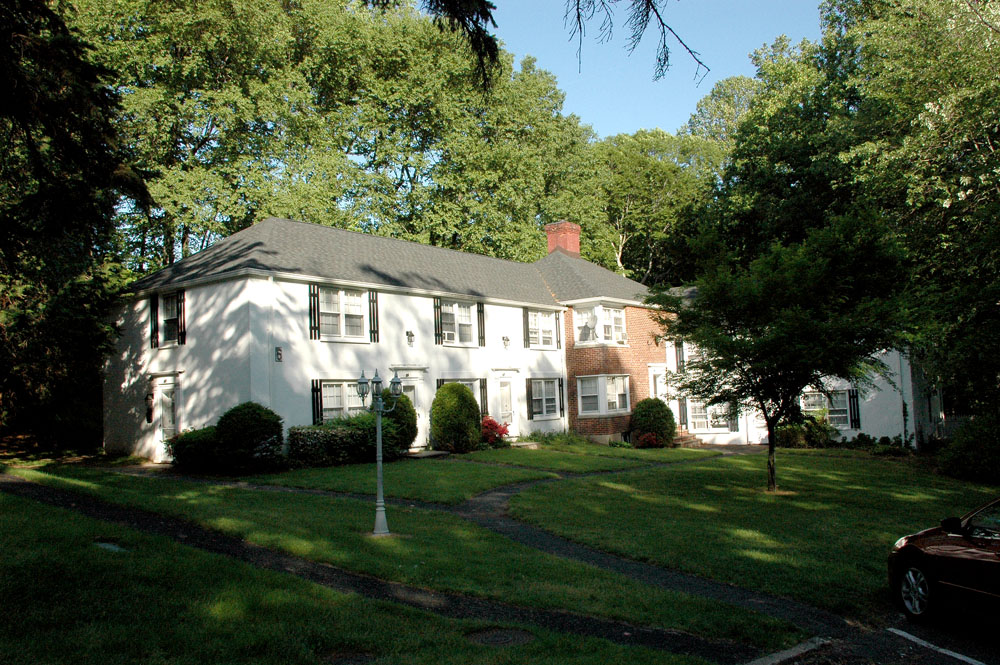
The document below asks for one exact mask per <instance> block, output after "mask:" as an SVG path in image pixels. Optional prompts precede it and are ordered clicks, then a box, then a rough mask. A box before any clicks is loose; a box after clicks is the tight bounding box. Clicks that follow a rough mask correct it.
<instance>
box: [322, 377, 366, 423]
mask: <svg viewBox="0 0 1000 665" xmlns="http://www.w3.org/2000/svg"><path fill="white" fill-rule="evenodd" d="M321 394H322V400H323V402H322V403H323V422H326V421H328V420H334V419H335V418H342V417H344V416H352V415H354V414H356V413H360V412H362V411H364V408H365V405H364V402H362V401H361V396H360V395H358V383H357V379H355V380H353V381H349V380H344V381H323V382H322V383H321Z"/></svg>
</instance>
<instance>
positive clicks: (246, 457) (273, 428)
mask: <svg viewBox="0 0 1000 665" xmlns="http://www.w3.org/2000/svg"><path fill="white" fill-rule="evenodd" d="M283 433H284V428H283V427H282V421H281V416H279V415H278V414H277V413H275V412H274V411H272V410H271V409H269V408H267V407H266V406H261V405H260V404H257V403H256V402H244V403H242V404H237V405H236V406H234V407H233V408H231V409H229V410H228V411H226V412H225V413H223V414H222V416H221V417H220V418H219V422H218V423H216V425H215V434H216V438H217V444H216V450H217V453H216V456H217V458H218V461H219V464H220V466H219V468H218V469H217V470H218V471H227V472H237V471H247V470H254V471H256V470H261V469H266V468H270V467H273V466H275V465H276V463H277V462H278V460H279V459H280V458H281V446H282V443H283V442H284V436H283Z"/></svg>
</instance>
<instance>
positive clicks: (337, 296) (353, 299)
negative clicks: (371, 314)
mask: <svg viewBox="0 0 1000 665" xmlns="http://www.w3.org/2000/svg"><path fill="white" fill-rule="evenodd" d="M363 301H364V291H352V290H349V289H338V288H336V287H332V286H322V287H320V289H319V332H320V336H321V337H341V338H348V339H364V336H365V309H364V306H363V305H362V303H363Z"/></svg>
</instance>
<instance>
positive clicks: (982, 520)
mask: <svg viewBox="0 0 1000 665" xmlns="http://www.w3.org/2000/svg"><path fill="white" fill-rule="evenodd" d="M968 529H969V535H970V536H972V537H974V538H998V539H1000V505H995V506H990V507H989V508H986V509H985V510H981V511H979V512H978V513H976V514H975V515H973V516H972V518H971V519H970V520H969V524H968Z"/></svg>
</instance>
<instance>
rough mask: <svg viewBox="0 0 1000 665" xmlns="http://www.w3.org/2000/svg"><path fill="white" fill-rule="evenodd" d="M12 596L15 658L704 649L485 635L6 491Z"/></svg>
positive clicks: (286, 663) (4, 572)
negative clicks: (497, 642)
mask: <svg viewBox="0 0 1000 665" xmlns="http://www.w3.org/2000/svg"><path fill="white" fill-rule="evenodd" d="M97 542H111V543H114V544H116V545H117V546H119V547H121V548H123V549H124V550H125V551H122V552H115V551H108V550H105V549H102V548H100V547H98V546H97V545H96V543H97ZM0 607H2V608H3V611H2V612H0V654H2V656H0V660H2V661H3V663H5V665H29V664H30V665H48V664H51V665H107V664H115V665H118V664H132V663H135V664H142V665H148V664H155V665H174V664H177V665H193V664H201V663H204V664H206V665H207V664H211V665H219V664H227V663H251V664H260V665H300V664H301V665H321V664H328V663H331V662H369V661H368V660H364V657H366V656H367V657H371V658H373V660H372V661H371V662H374V663H380V664H388V663H393V664H395V663H404V664H412V665H420V664H427V665H431V664H435V665H436V664H440V663H444V664H454V665H462V664H466V663H472V664H476V665H499V664H501V663H525V662H531V663H543V664H547V665H557V664H559V663H580V664H587V665H604V664H605V663H612V662H615V663H626V662H627V663H642V664H646V663H648V664H650V665H652V664H653V663H671V664H672V665H696V663H700V662H702V661H698V660H694V659H690V658H684V657H680V656H672V655H670V654H664V653H662V652H653V651H650V650H646V649H641V648H628V647H622V646H618V645H614V644H611V643H609V642H605V641H603V640H596V639H585V638H580V637H577V636H569V635H557V634H554V633H550V632H547V631H544V630H540V629H537V628H531V631H532V632H533V634H534V635H535V638H536V639H535V640H534V641H533V642H531V643H529V644H526V645H522V646H511V647H505V648H495V647H488V646H480V645H477V644H473V643H472V642H470V641H469V640H467V639H466V638H465V635H466V634H467V633H469V632H470V631H473V630H476V629H478V628H482V627H484V624H481V623H478V622H472V621H455V620H449V619H444V618H441V617H438V616H436V615H432V614H428V613H424V612H420V611H417V610H413V609H410V608H407V607H404V606H400V605H394V604H391V603H382V602H376V601H371V600H367V599H364V598H361V597H358V596H355V595H347V594H341V593H337V592H334V591H331V590H329V589H325V588H323V587H320V586H317V585H314V584H310V583H308V582H305V581H302V580H299V579H297V578H295V577H292V576H289V575H281V574H278V573H273V572H269V571H262V570H258V569H255V568H253V567H251V566H249V565H246V564H242V563H239V562H236V561H233V560H230V559H228V558H226V557H222V556H217V555H213V554H207V553H204V552H201V551H198V550H194V549H191V548H187V547H184V546H182V545H178V544H176V543H174V542H173V541H171V540H168V539H166V538H162V537H157V536H150V535H146V534H142V533H139V532H137V531H133V530H130V529H127V528H124V527H121V526H117V525H113V524H108V523H104V522H99V521H96V520H91V519H89V518H86V517H82V516H80V515H78V514H75V513H72V512H69V511H65V510H62V509H59V508H53V507H49V506H44V505H42V504H39V503H36V502H33V501H29V500H26V499H20V498H16V497H11V496H7V495H5V494H2V493H0Z"/></svg>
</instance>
